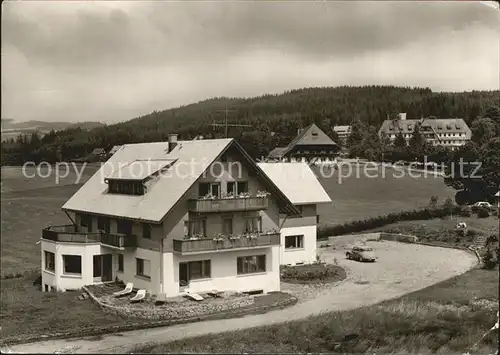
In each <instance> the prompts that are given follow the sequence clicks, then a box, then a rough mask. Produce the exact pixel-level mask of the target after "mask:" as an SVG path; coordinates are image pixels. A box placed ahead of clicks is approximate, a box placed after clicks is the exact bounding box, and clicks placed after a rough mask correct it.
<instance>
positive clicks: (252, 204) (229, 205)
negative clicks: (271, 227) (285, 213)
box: [188, 195, 269, 213]
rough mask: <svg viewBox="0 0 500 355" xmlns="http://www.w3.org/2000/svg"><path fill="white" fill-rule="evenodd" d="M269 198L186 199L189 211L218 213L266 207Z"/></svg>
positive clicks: (264, 196) (255, 209)
mask: <svg viewBox="0 0 500 355" xmlns="http://www.w3.org/2000/svg"><path fill="white" fill-rule="evenodd" d="M268 204H269V200H268V198H267V196H266V195H263V196H256V197H250V196H245V197H240V196H237V197H225V198H213V197H210V196H209V197H204V198H200V199H191V200H189V201H188V210H189V212H197V213H207V212H211V213H218V212H239V211H242V212H244V211H259V210H265V209H267V207H268Z"/></svg>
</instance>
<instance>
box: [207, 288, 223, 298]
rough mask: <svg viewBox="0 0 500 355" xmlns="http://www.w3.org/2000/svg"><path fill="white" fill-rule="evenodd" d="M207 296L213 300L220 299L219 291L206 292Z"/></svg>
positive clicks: (220, 293)
mask: <svg viewBox="0 0 500 355" xmlns="http://www.w3.org/2000/svg"><path fill="white" fill-rule="evenodd" d="M208 295H209V296H212V297H213V298H219V297H222V292H221V291H219V290H212V291H210V292H208Z"/></svg>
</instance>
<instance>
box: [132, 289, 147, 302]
mask: <svg viewBox="0 0 500 355" xmlns="http://www.w3.org/2000/svg"><path fill="white" fill-rule="evenodd" d="M145 297H146V290H139V291H137V293H136V294H135V296H134V297H132V298H131V299H130V302H132V303H134V302H139V301H142V300H143V299H144V298H145Z"/></svg>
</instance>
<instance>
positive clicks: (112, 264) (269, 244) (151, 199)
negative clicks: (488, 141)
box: [40, 135, 319, 296]
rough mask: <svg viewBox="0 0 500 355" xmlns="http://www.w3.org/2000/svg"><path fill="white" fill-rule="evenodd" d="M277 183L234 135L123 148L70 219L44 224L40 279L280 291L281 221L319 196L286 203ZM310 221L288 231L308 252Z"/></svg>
mask: <svg viewBox="0 0 500 355" xmlns="http://www.w3.org/2000/svg"><path fill="white" fill-rule="evenodd" d="M270 175H272V173H270ZM277 183H279V184H280V185H282V181H281V180H279V178H277V177H276V176H274V175H273V178H272V179H271V178H270V177H269V176H268V175H267V173H264V171H263V170H262V169H261V168H260V167H259V166H257V165H256V164H255V162H254V161H253V160H252V159H251V158H250V157H249V156H248V154H247V153H246V152H245V151H244V150H243V149H242V148H241V146H240V145H239V144H238V143H237V142H236V141H234V140H233V139H216V140H192V141H177V139H176V136H175V135H172V136H171V137H169V142H158V143H143V144H128V145H124V146H122V148H121V149H119V150H118V151H117V152H116V153H115V154H114V155H113V156H111V157H110V159H109V160H108V161H107V162H106V163H104V164H103V165H102V166H101V169H100V170H99V171H98V172H97V173H96V174H95V175H93V176H92V177H91V178H90V179H89V180H88V181H87V182H86V183H85V184H84V185H83V186H82V187H81V188H80V190H78V191H77V192H76V193H75V194H74V195H73V196H72V197H71V198H70V199H69V200H68V201H67V202H66V203H65V204H64V206H63V207H62V209H63V210H64V211H65V212H66V213H67V214H68V217H69V218H70V219H71V224H70V225H67V226H49V227H47V228H45V229H44V230H43V231H42V239H41V243H40V244H41V251H42V263H41V264H42V265H41V266H42V286H43V288H44V290H47V291H50V290H52V289H56V290H62V291H64V290H67V289H77V288H80V287H82V286H83V285H89V284H95V283H101V282H106V281H112V280H114V279H115V278H118V279H120V280H122V281H123V282H132V283H133V284H134V287H137V288H141V289H146V290H148V291H149V292H150V293H153V294H157V293H165V294H166V295H167V296H176V295H178V294H179V293H181V292H182V291H184V289H185V288H186V287H188V288H189V289H190V290H191V291H193V292H204V291H211V290H213V289H217V290H220V291H241V292H244V291H255V290H262V291H263V292H269V291H278V290H279V289H280V273H279V267H280V263H281V258H285V259H286V258H287V256H286V255H287V252H282V251H281V249H282V245H281V244H282V239H281V236H280V232H279V228H280V224H283V225H284V226H285V228H284V230H286V229H287V228H296V226H295V225H293V223H292V225H290V226H289V227H288V225H287V223H290V222H287V221H292V219H293V218H298V217H299V216H301V214H300V210H299V208H298V207H300V206H302V209H303V210H307V216H309V214H310V215H311V216H312V215H313V214H315V209H314V208H313V207H309V206H313V205H311V204H313V203H316V202H318V201H319V200H317V199H313V200H301V198H299V197H298V196H299V195H290V196H292V199H293V201H294V202H293V203H292V201H291V200H290V199H289V198H288V197H287V196H286V194H285V193H283V191H282V190H281V189H280V188H279V187H278V186H277ZM297 188H303V186H297ZM290 191H291V189H290ZM300 196H301V195H300ZM309 209H310V211H309ZM303 216H304V217H303V218H306V213H304V214H303ZM314 218H315V217H314ZM308 221H309V219H308ZM283 222H284V223H283ZM309 222H312V219H311V221H309ZM309 222H308V223H309ZM308 228H309V229H310V230H309V229H308V230H307V231H300V230H298V229H296V231H294V233H297V234H298V233H304V234H303V235H304V241H305V244H304V245H306V246H307V248H308V249H309V239H311V246H312V239H313V235H312V234H313V229H314V230H315V227H314V226H312V225H311V226H309V227H308ZM306 232H307V235H306V234H305V233H306ZM309 234H310V236H309ZM314 239H315V235H314ZM285 242H286V240H285ZM304 249H305V248H304ZM289 255H291V254H289ZM300 258H303V259H311V258H312V256H308V255H305V256H304V257H300ZM295 259H299V257H298V256H297V258H295ZM295 259H294V260H295Z"/></svg>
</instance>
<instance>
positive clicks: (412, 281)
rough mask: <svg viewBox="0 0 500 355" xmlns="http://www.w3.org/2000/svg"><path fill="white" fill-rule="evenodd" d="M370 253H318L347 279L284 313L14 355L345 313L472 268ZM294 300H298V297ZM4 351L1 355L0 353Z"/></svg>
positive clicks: (115, 347) (410, 250)
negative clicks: (356, 257) (372, 259)
mask: <svg viewBox="0 0 500 355" xmlns="http://www.w3.org/2000/svg"><path fill="white" fill-rule="evenodd" d="M367 245H369V246H371V247H373V249H374V251H375V253H376V255H377V256H378V258H379V259H378V260H377V262H376V263H359V262H355V261H350V260H346V259H345V249H344V247H343V246H342V245H337V246H336V247H337V249H336V250H331V248H328V249H318V253H319V254H320V256H321V258H322V259H323V260H325V261H327V262H333V261H334V259H335V260H337V262H338V264H339V265H341V266H343V267H345V268H346V271H347V274H348V277H347V279H346V280H344V281H343V282H341V283H340V284H338V285H335V286H331V287H325V288H320V289H316V291H314V294H310V293H309V294H308V297H307V298H306V299H302V300H300V301H299V302H298V303H297V304H296V305H294V306H292V307H289V308H287V309H283V310H276V311H271V312H268V313H265V314H259V315H249V316H245V317H242V318H233V319H224V320H214V321H207V322H199V323H190V324H182V325H175V326H171V327H163V328H153V329H146V330H137V331H129V332H124V333H118V334H110V335H103V336H102V337H97V338H96V337H94V338H87V339H62V340H49V341H44V342H38V343H31V344H21V345H15V346H12V347H11V348H10V349H9V350H11V351H15V352H30V353H33V352H41V353H54V352H56V351H57V352H61V353H62V352H64V353H110V352H111V353H123V352H127V351H130V349H132V348H133V347H134V346H136V345H138V344H141V343H149V342H169V341H172V340H177V339H182V338H187V337H195V336H199V335H205V334H208V333H219V332H227V331H233V330H237V329H244V328H251V327H257V326H262V325H269V324H275V323H281V322H286V321H291V320H297V319H301V318H305V317H308V316H310V315H314V314H319V313H323V312H329V311H341V310H348V309H353V308H357V307H362V306H367V305H371V304H375V303H379V302H381V301H384V300H387V299H392V298H397V297H400V296H402V295H404V294H406V293H409V292H413V291H417V290H419V289H422V288H425V287H427V286H430V285H432V284H435V283H437V282H440V281H443V280H446V279H448V278H450V277H453V276H456V275H459V274H462V273H464V272H466V271H467V270H469V269H471V268H472V267H474V266H475V265H476V264H477V259H476V257H475V256H474V255H473V254H470V253H468V252H465V251H462V250H456V249H448V248H438V247H429V246H424V245H418V244H404V243H397V242H389V241H380V242H367ZM282 289H283V290H284V291H287V290H288V289H289V290H290V291H291V292H292V293H295V290H296V289H297V287H296V286H292V285H288V284H283V287H282ZM297 292H298V295H299V294H300V292H299V291H297ZM5 350H6V349H4V351H5Z"/></svg>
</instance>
